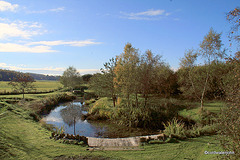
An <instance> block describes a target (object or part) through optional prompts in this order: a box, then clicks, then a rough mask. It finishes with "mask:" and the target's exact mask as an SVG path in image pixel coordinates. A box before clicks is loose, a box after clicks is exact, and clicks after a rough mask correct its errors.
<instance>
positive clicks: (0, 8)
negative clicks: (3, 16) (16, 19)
mask: <svg viewBox="0 0 240 160" xmlns="http://www.w3.org/2000/svg"><path fill="white" fill-rule="evenodd" d="M18 7H19V6H18V5H17V4H11V3H9V2H6V1H0V12H4V11H12V12H14V11H16V9H17V8H18Z"/></svg>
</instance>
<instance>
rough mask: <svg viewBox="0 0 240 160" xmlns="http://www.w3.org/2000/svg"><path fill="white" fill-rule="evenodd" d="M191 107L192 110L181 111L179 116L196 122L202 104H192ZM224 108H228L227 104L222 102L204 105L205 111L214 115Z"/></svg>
mask: <svg viewBox="0 0 240 160" xmlns="http://www.w3.org/2000/svg"><path fill="white" fill-rule="evenodd" d="M191 106H192V107H191V109H184V110H182V111H179V115H181V116H183V117H188V118H190V119H192V120H194V121H198V119H199V111H200V103H196V102H194V103H192V104H191ZM224 107H226V103H225V102H221V101H212V102H211V101H210V102H206V103H204V106H203V108H204V109H205V110H207V111H209V112H213V113H219V112H220V110H221V109H223V108H224Z"/></svg>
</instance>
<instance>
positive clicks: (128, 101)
mask: <svg viewBox="0 0 240 160" xmlns="http://www.w3.org/2000/svg"><path fill="white" fill-rule="evenodd" d="M127 103H128V107H129V106H130V100H129V93H127Z"/></svg>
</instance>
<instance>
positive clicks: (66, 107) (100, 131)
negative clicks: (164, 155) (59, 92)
mask: <svg viewBox="0 0 240 160" xmlns="http://www.w3.org/2000/svg"><path fill="white" fill-rule="evenodd" d="M83 114H87V107H85V106H84V103H82V102H79V101H73V102H68V103H63V104H60V105H59V106H57V107H56V108H54V109H53V110H51V112H50V113H49V114H48V115H45V116H44V117H43V120H44V121H45V122H46V123H47V124H52V125H54V126H55V127H57V128H61V127H64V133H68V134H75V135H76V134H79V135H81V136H86V137H105V138H118V137H133V136H141V135H151V134H157V132H156V131H151V130H146V129H141V128H131V127H125V126H121V125H117V124H114V123H110V122H109V121H90V120H82V119H81V117H82V115H83Z"/></svg>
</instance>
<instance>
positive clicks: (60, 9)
mask: <svg viewBox="0 0 240 160" xmlns="http://www.w3.org/2000/svg"><path fill="white" fill-rule="evenodd" d="M64 10H65V8H64V7H59V8H54V9H50V10H49V11H51V12H60V11H64Z"/></svg>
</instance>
